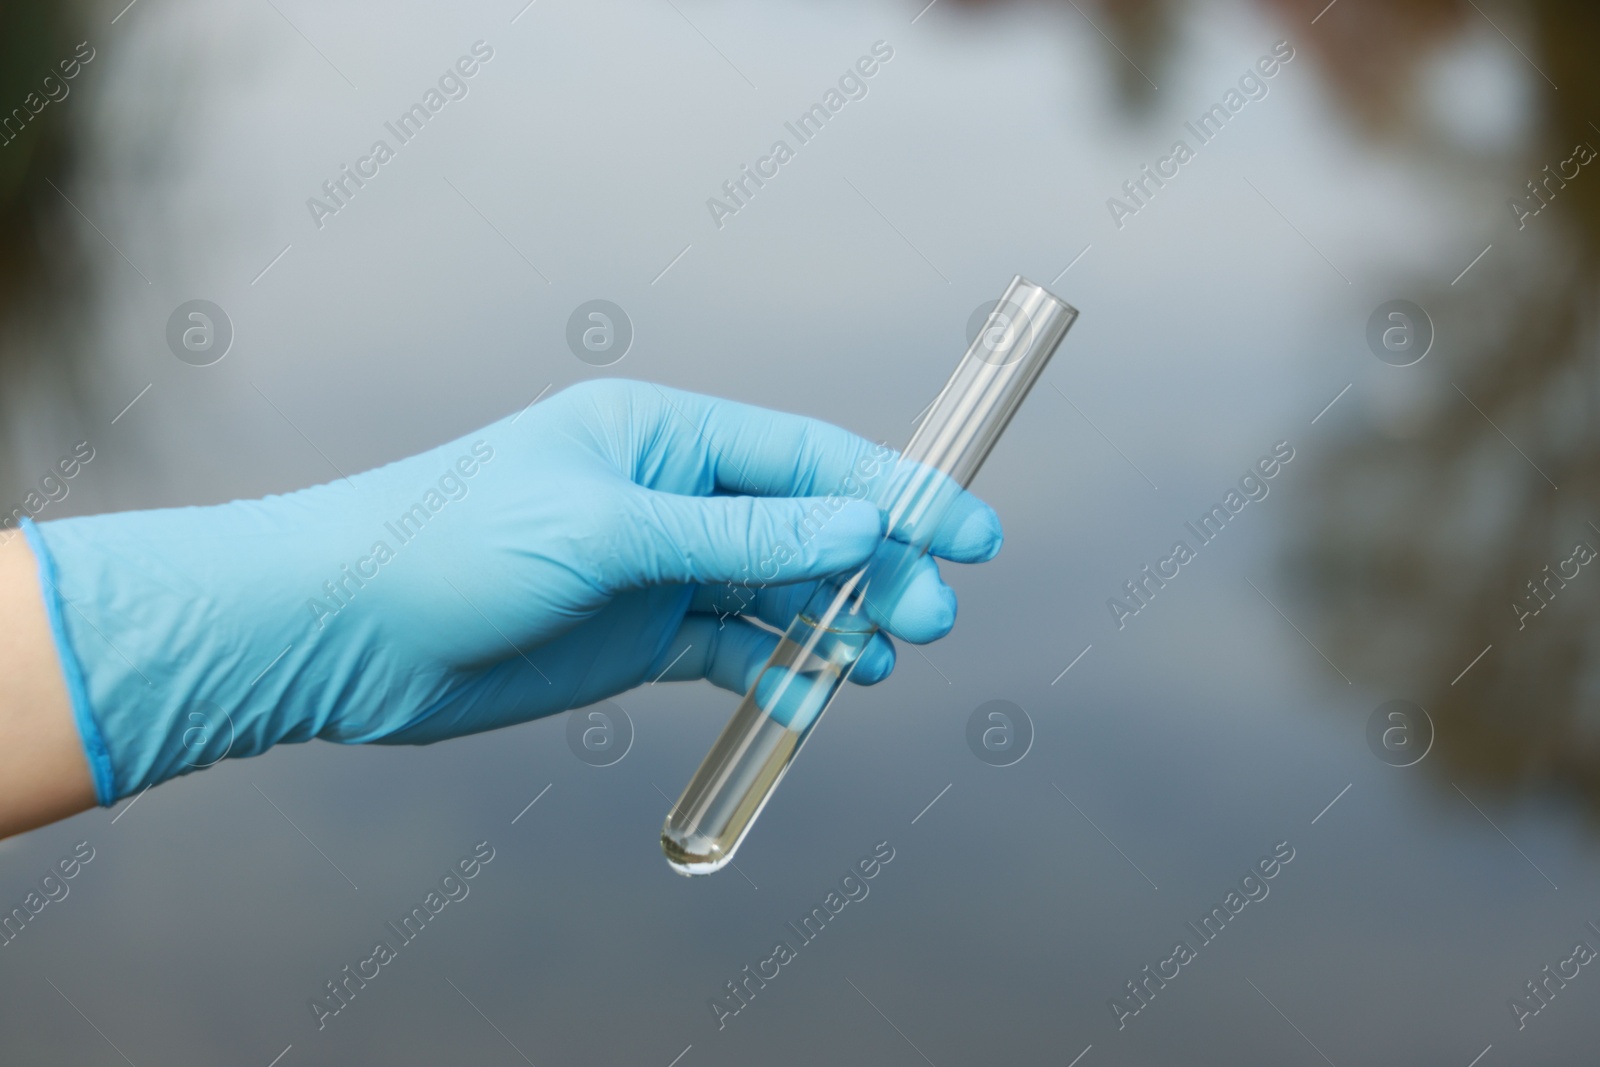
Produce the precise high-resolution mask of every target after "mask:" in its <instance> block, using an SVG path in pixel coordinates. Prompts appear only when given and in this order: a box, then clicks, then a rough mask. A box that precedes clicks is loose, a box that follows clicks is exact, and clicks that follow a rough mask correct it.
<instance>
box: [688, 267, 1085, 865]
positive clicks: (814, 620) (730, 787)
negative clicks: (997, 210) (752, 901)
mask: <svg viewBox="0 0 1600 1067" xmlns="http://www.w3.org/2000/svg"><path fill="white" fill-rule="evenodd" d="M1077 317H1078V312H1077V311H1076V310H1075V309H1074V308H1072V307H1071V306H1070V305H1068V304H1067V303H1065V302H1064V301H1062V300H1060V299H1058V298H1057V297H1055V296H1053V295H1051V294H1050V293H1048V292H1046V291H1045V290H1044V289H1043V288H1042V287H1040V286H1038V285H1035V284H1033V283H1032V282H1030V281H1028V280H1026V279H1025V278H1022V277H1021V276H1018V277H1017V278H1015V279H1013V280H1012V282H1011V285H1010V286H1009V287H1008V288H1007V289H1006V292H1005V295H1004V296H1003V297H1001V299H1000V302H999V304H998V305H996V307H995V309H994V311H992V312H990V314H989V317H988V320H987V321H986V322H985V324H984V328H983V329H982V330H981V331H980V332H979V334H978V336H977V338H976V339H975V340H974V341H973V342H972V344H971V346H970V347H968V349H967V352H966V355H965V356H963V357H962V359H961V362H960V363H959V364H958V365H957V366H956V369H955V373H953V374H952V375H951V376H950V380H949V381H947V382H946V383H945V385H944V388H943V389H942V390H941V391H940V392H939V395H938V397H937V398H936V399H935V400H934V402H933V405H932V407H931V408H930V409H929V410H928V413H927V415H926V416H925V417H924V418H923V420H922V424H921V426H919V427H918V429H917V432H916V433H915V434H913V435H912V438H911V442H910V444H909V445H907V446H906V449H905V451H904V452H903V453H902V454H901V455H900V458H899V459H898V460H897V461H896V463H895V465H894V468H893V470H892V471H891V472H890V473H889V475H888V476H887V477H885V478H881V479H880V481H879V484H880V485H881V486H882V488H880V489H878V490H876V491H875V492H874V494H873V499H874V501H875V502H876V503H877V504H878V506H879V508H880V509H881V510H883V511H884V512H885V513H886V515H887V522H886V523H885V527H886V529H887V531H888V533H887V534H886V536H885V539H884V542H883V544H882V545H881V546H879V549H878V551H877V552H876V553H875V554H874V555H873V557H872V559H871V560H870V561H868V563H867V565H866V566H865V567H863V568H861V569H860V570H858V571H856V572H854V573H853V574H847V575H841V576H838V577H836V578H833V579H830V580H828V581H825V582H823V583H821V584H820V585H819V586H818V588H817V591H816V593H814V594H813V595H812V596H811V598H810V600H809V601H807V603H806V606H805V607H804V608H803V609H801V611H800V614H799V615H798V616H796V618H795V620H794V622H793V623H792V624H791V625H790V626H789V629H788V631H787V632H786V633H785V634H784V635H783V638H782V640H780V641H779V642H778V647H777V649H776V650H775V651H774V652H773V654H772V658H771V659H769V660H768V661H767V664H766V666H765V667H764V668H762V670H761V673H760V674H759V675H758V676H757V677H756V681H755V684H754V685H752V686H751V687H750V691H749V692H748V693H747V694H745V696H744V699H743V700H741V701H740V702H739V707H738V710H736V711H735V712H734V714H733V718H732V719H731V720H730V721H729V723H728V725H727V727H725V728H724V729H723V731H722V733H721V735H720V736H719V737H718V738H717V741H716V744H714V745H713V746H712V748H711V751H710V753H709V754H707V756H706V758H705V760H704V762H702V763H701V764H700V769H699V770H697V771H696V772H695V775H694V777H693V778H692V779H690V781H689V785H688V787H687V788H685V789H684V791H683V795H682V796H681V797H680V798H679V799H678V803H677V804H676V805H675V806H674V807H673V809H672V811H671V813H670V814H668V816H667V820H666V823H665V825H664V826H663V827H662V828H661V848H662V851H664V852H665V853H666V855H667V862H668V863H669V864H671V866H672V868H673V869H674V870H676V871H677V872H678V873H680V874H685V875H694V874H710V873H711V872H713V871H717V870H720V869H721V868H722V867H723V866H725V865H726V864H727V863H728V862H729V861H730V860H731V859H733V854H734V852H735V851H736V850H737V849H738V847H739V845H740V843H741V842H742V841H743V840H744V838H745V835H746V834H748V833H749V832H750V827H751V826H753V825H754V824H755V820H756V816H758V815H760V814H761V809H762V808H763V807H765V806H766V803H767V800H768V798H770V797H771V796H772V791H773V790H774V789H775V788H777V785H778V782H779V781H780V780H782V778H783V776H784V773H785V772H786V771H787V770H788V769H789V764H790V763H791V762H793V760H794V757H795V754H796V753H798V752H799V751H800V746H801V745H802V744H804V743H805V740H806V738H807V737H808V736H810V733H811V730H812V728H813V727H814V726H816V724H817V720H818V719H819V718H820V717H821V715H822V713H823V711H824V710H826V709H827V706H828V703H829V701H831V700H832V699H833V696H834V694H835V693H837V692H838V690H839V687H840V686H841V685H842V684H843V683H844V680H845V678H846V677H848V675H849V673H850V670H851V668H853V667H854V666H855V663H856V660H857V659H858V658H859V657H860V656H861V653H862V652H863V651H864V650H865V649H866V647H867V642H868V641H870V640H871V638H872V635H873V634H874V633H875V632H876V631H877V625H876V623H874V622H873V621H872V619H871V618H869V613H870V615H871V616H875V617H876V618H879V619H884V618H888V616H889V615H890V614H891V612H892V611H893V606H894V604H895V602H896V600H897V598H898V596H899V594H900V587H901V584H902V583H903V582H904V581H905V580H906V579H908V578H909V577H910V575H911V573H912V564H914V563H915V562H916V560H917V558H918V557H920V556H921V555H922V553H924V552H926V551H927V548H928V544H929V543H930V541H931V540H932V537H933V533H934V531H935V530H936V529H937V528H938V526H939V523H940V520H941V519H942V518H943V517H944V514H945V512H946V511H947V510H948V508H949V507H950V505H951V504H952V503H953V502H954V501H955V500H956V499H957V498H958V497H959V495H960V492H961V490H962V489H964V488H965V487H966V486H967V485H968V484H969V483H970V482H971V481H972V479H973V477H974V476H975V475H976V474H977V473H978V468H979V467H980V466H982V464H983V461H984V459H985V458H986V457H987V456H988V455H989V450H990V449H991V448H993V447H994V444H995V442H996V441H997V440H999V439H1000V434H1001V433H1002V432H1004V430H1005V428H1006V424H1007V423H1009V422H1010V421H1011V416H1012V415H1013V414H1014V413H1015V412H1016V410H1017V407H1018V406H1019V405H1020V404H1021V403H1022V399H1023V397H1025V396H1027V395H1028V390H1029V389H1031V388H1032V387H1033V384H1034V382H1036V381H1037V380H1038V378H1039V373H1040V372H1041V371H1043V370H1044V367H1045V364H1046V363H1048V362H1049V361H1050V357H1051V355H1053V354H1054V352H1055V350H1056V347H1057V346H1058V345H1059V344H1060V343H1061V339H1062V338H1063V337H1065V336H1066V333H1067V329H1068V328H1069V327H1070V326H1071V325H1072V323H1073V320H1075V319H1076V318H1077Z"/></svg>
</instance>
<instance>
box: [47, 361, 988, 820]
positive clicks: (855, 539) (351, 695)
mask: <svg viewBox="0 0 1600 1067" xmlns="http://www.w3.org/2000/svg"><path fill="white" fill-rule="evenodd" d="M894 458H895V457H894V453H893V452H892V451H891V450H889V449H887V448H884V447H882V446H878V445H873V444H872V443H870V442H868V441H865V440H862V439H861V438H859V437H856V436H854V435H852V434H849V433H846V432H845V431H843V430H840V429H838V428H836V427H834V426H830V425H827V424H826V423H821V422H817V421H814V420H812V419H806V418H801V417H799V416H795V415H785V414H780V413H777V412H772V411H767V410H764V409H761V408H755V407H749V406H747V405H743V404H736V403H732V402H730V401H725V400H718V399H715V398H712V397H705V396H698V395H695V394H692V393H683V392H678V391H676V390H672V389H665V388H660V387H657V386H654V385H651V384H648V383H640V382H627V381H617V380H607V381H593V382H588V383H585V384H582V385H579V386H575V387H573V388H571V389H568V390H566V391H565V392H563V393H560V394H558V395H556V396H554V397H551V398H550V399H548V400H546V401H544V402H543V403H540V404H538V405H536V406H534V407H532V408H530V409H528V410H526V411H524V412H522V413H520V414H518V415H517V416H514V417H511V418H507V419H503V420H501V421H499V422H496V423H494V424H492V425H490V426H486V427H484V428H483V429H482V430H480V431H478V432H477V433H473V434H468V435H467V436H465V437H463V438H461V439H459V440H457V441H453V442H451V443H450V444H446V445H442V446H440V447H438V448H435V449H433V450H431V451H429V452H424V453H423V454H421V455H418V456H413V457H411V458H410V459H406V460H402V461H400V462H397V463H392V464H390V465H388V466H386V467H381V468H379V469H377V470H373V471H368V472H366V473H364V474H359V475H357V476H355V477H353V478H350V479H341V480H339V481H334V482H330V483H328V484H326V485H319V486H315V487H313V488H310V489H304V490H301V491H299V492H296V493H289V494H287V495H284V496H273V497H267V498H266V499H264V500H238V501H234V502H233V503H230V504H223V505H220V506H216V507H193V508H175V509H168V510H161V511H135V512H126V513H123V514H115V515H101V516H95V517H91V518H80V519H66V520H62V521H59V522H47V523H44V524H42V525H38V526H35V525H33V524H31V523H28V524H25V529H26V531H27V535H28V538H29V541H30V543H31V544H32V546H33V548H34V551H35V554H36V555H37V556H38V557H39V561H40V570H41V574H42V575H43V577H44V584H45V593H46V600H47V602H48V606H49V609H50V614H51V620H52V625H53V627H54V630H55V635H56V643H57V647H58V649H59V650H60V653H61V659H62V664H63V668H64V671H65V674H66V677H67V683H68V690H69V692H70V694H71V698H72V704H73V710H74V713H75V715H76V717H77V723H78V728H79V731H80V734H81V736H82V738H83V741H84V747H85V749H86V751H87V752H88V754H89V762H90V765H91V768H92V770H93V773H94V781H95V789H96V792H97V794H98V796H99V800H100V802H101V803H102V804H110V803H113V802H114V801H116V800H117V799H118V798H121V797H125V796H128V795H130V794H132V793H135V792H137V791H139V790H140V789H142V788H144V787H145V786H147V785H150V784H153V783H156V782H160V781H164V780H165V779H167V778H171V777H173V776H175V775H179V774H184V773H186V772H187V771H189V770H191V769H193V768H195V767H202V766H207V765H209V764H210V763H214V762H216V761H217V760H219V759H221V758H222V757H223V756H224V755H231V756H251V755H257V754H259V753H261V752H264V751H266V750H267V749H268V748H270V747H271V746H273V745H274V744H277V743H279V742H283V741H305V740H308V739H310V738H313V737H320V738H324V739H326V740H330V741H341V742H348V743H359V742H367V741H383V742H390V743H415V744H423V743H428V742H432V741H438V740H442V739H444V738H447V737H457V736H460V735H462V734H470V733H475V732H477V731H480V730H490V729H494V728H495V727H499V726H506V725H509V724H512V723H518V722H523V721H525V720H528V719H534V718H538V717H540V716H543V715H550V714H552V713H555V712H559V711H564V710H566V709H568V708H574V707H582V706H584V705H587V704H591V703H594V702H596V701H598V700H602V699H605V698H606V697H609V696H612V695H614V694H616V693H620V692H622V691H624V690H626V689H629V688H631V687H633V686H636V685H638V684H640V683H641V682H645V681H650V680H653V679H655V678H657V676H658V675H661V676H662V679H663V680H666V681H678V680H684V679H692V678H707V679H709V680H710V681H712V682H713V683H715V684H716V685H719V686H722V687H723V688H725V689H731V690H734V691H737V692H743V691H745V690H746V689H747V688H748V687H749V685H750V684H751V682H752V681H753V680H754V678H755V676H756V673H757V671H758V670H759V669H760V667H761V666H762V665H763V664H764V663H765V661H766V659H767V657H768V655H769V654H770V653H771V652H772V650H773V648H774V647H775V645H776V643H777V637H776V635H775V634H773V633H772V632H771V631H770V630H768V629H765V628H763V627H760V626H757V625H755V624H754V623H752V622H750V621H748V620H747V618H745V617H741V616H748V617H751V618H755V619H759V620H760V621H761V622H763V623H767V624H769V625H771V626H775V627H779V628H782V627H784V626H786V625H787V624H788V623H789V622H790V620H791V619H792V618H793V616H794V613H795V612H796V611H797V610H798V609H799V607H800V606H801V605H802V604H803V603H804V602H805V600H806V598H807V596H808V595H809V594H810V592H811V590H812V588H814V586H815V584H816V580H817V579H819V578H821V577H824V576H826V575H829V574H834V573H838V572H840V571H845V570H849V569H852V568H855V567H857V566H859V565H860V564H861V563H863V562H864V561H865V560H866V559H867V558H868V557H869V556H871V555H872V553H873V551H874V549H875V548H876V547H877V546H878V544H879V542H880V538H881V536H882V534H881V531H882V529H883V519H882V516H881V514H880V512H879V511H878V509H877V508H876V507H875V506H874V505H872V504H870V503H868V502H866V500H865V499H862V498H863V497H865V496H867V495H868V494H869V493H870V492H872V489H871V483H873V482H875V481H878V480H880V479H885V478H887V477H888V474H889V471H890V469H891V468H892V466H893V462H894ZM747 494H748V495H747ZM830 494H831V495H830ZM941 526H942V528H941V530H940V532H939V534H938V536H937V537H936V538H935V541H934V544H933V551H934V552H935V553H936V554H937V555H940V556H943V557H945V558H947V559H953V560H958V561H962V562H977V561H981V560H985V559H989V558H991V557H992V556H993V555H994V554H995V553H996V552H997V551H998V550H999V547H1000V538H1001V535H1000V524H999V520H998V518H997V517H996V516H995V514H994V512H993V510H991V509H990V508H989V507H988V506H987V505H985V504H983V503H982V502H980V501H979V500H977V499H976V498H975V497H971V496H968V495H965V494H963V497H962V499H961V501H960V505H959V506H958V507H956V508H954V509H952V511H951V512H950V513H949V515H948V516H947V517H946V518H945V519H944V521H943V522H942V524H941ZM918 566H919V567H920V568H921V571H920V573H919V574H917V575H916V576H915V578H914V580H913V581H912V582H910V583H909V586H908V587H907V589H906V591H905V593H904V595H903V596H901V597H900V598H899V599H898V601H897V603H896V605H895V606H894V607H893V608H889V607H887V606H886V607H885V608H884V610H887V611H891V613H892V617H891V618H889V619H886V620H879V621H880V622H881V623H882V624H883V625H884V627H885V629H887V630H888V631H889V632H890V633H893V634H895V635H896V636H898V637H901V638H903V639H905V640H908V641H913V642H918V643H921V642H926V641H932V640H934V639H936V638H938V637H941V636H943V635H944V634H945V633H947V632H948V631H949V629H950V627H951V625H952V624H953V623H954V621H955V596H954V594H953V593H952V592H951V591H950V589H949V587H948V586H946V585H945V584H944V583H943V582H942V581H940V579H939V574H938V569H937V567H936V565H935V564H934V562H933V560H932V559H928V558H924V559H923V560H922V562H921V563H920V564H918ZM685 649H687V652H685ZM893 666H894V651H893V646H892V645H891V644H890V642H889V640H888V639H887V638H886V637H884V636H883V635H882V634H879V635H877V636H876V637H875V638H874V639H873V643H872V646H871V647H870V648H869V650H868V652H867V653H866V654H865V655H864V656H863V658H862V660H861V662H860V664H859V665H858V666H857V668H856V670H855V672H854V673H853V675H852V676H851V677H852V679H853V680H855V681H857V682H863V683H871V682H875V681H878V680H880V679H882V678H883V677H885V676H886V675H887V674H888V673H889V671H890V670H891V669H892V668H893ZM663 671H664V672H665V674H664V675H663V674H662V672H663Z"/></svg>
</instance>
